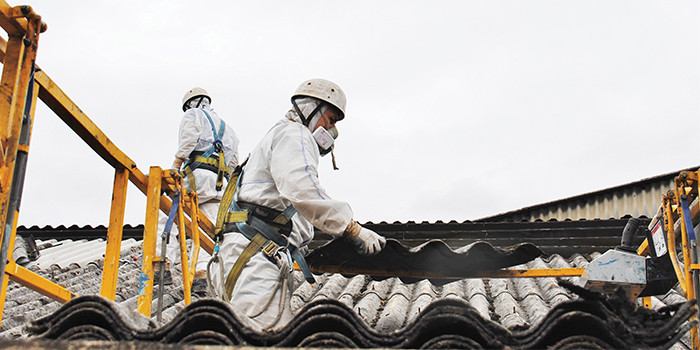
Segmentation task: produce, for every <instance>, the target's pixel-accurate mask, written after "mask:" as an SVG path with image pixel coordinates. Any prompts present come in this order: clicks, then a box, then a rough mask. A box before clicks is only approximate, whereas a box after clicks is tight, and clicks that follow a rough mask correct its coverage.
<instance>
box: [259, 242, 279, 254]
mask: <svg viewBox="0 0 700 350" xmlns="http://www.w3.org/2000/svg"><path fill="white" fill-rule="evenodd" d="M278 248H279V245H277V243H275V242H273V241H267V244H265V246H264V247H262V252H263V253H264V254H265V255H267V257H268V258H273V257H274V256H275V253H277V249H278Z"/></svg>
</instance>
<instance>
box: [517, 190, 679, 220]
mask: <svg viewBox="0 0 700 350" xmlns="http://www.w3.org/2000/svg"><path fill="white" fill-rule="evenodd" d="M672 186H673V180H669V181H664V182H659V183H654V184H647V185H645V186H641V187H629V188H622V189H619V190H617V191H613V192H609V193H602V194H598V195H595V196H590V197H583V198H576V199H574V200H571V201H565V202H562V203H553V205H551V206H546V207H543V208H537V209H534V210H525V211H523V212H520V213H514V214H513V215H511V216H510V218H509V219H507V220H513V221H522V220H525V221H535V220H545V221H547V220H551V219H556V220H566V219H572V220H580V219H619V218H622V217H623V216H626V215H631V216H633V217H640V216H646V217H652V216H653V215H654V214H656V211H657V210H658V209H659V206H660V205H661V198H662V195H663V194H664V193H666V192H667V191H668V190H670V189H671V188H672Z"/></svg>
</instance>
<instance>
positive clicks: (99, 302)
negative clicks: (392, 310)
mask: <svg viewBox="0 0 700 350" xmlns="http://www.w3.org/2000/svg"><path fill="white" fill-rule="evenodd" d="M571 288H573V287H571ZM573 289H574V290H577V291H578V292H579V293H580V294H581V296H582V298H580V299H577V300H573V301H568V302H564V303H561V304H558V305H557V306H555V307H554V308H553V309H552V310H550V312H549V313H547V315H546V316H545V317H544V318H543V319H542V320H541V322H539V323H538V324H537V326H535V327H531V328H528V329H522V330H521V329H516V330H509V329H506V328H504V327H502V326H500V325H498V324H496V323H493V322H489V321H488V320H487V319H485V318H483V317H482V316H481V314H480V313H479V312H478V311H477V310H476V309H475V308H473V307H472V306H471V305H470V304H469V303H467V302H465V301H464V300H460V299H442V300H438V301H436V302H434V303H431V304H430V305H428V306H427V307H426V308H425V309H424V310H422V312H420V314H419V315H418V316H417V318H416V319H415V320H414V321H413V322H411V323H410V324H408V325H406V326H405V327H401V328H398V329H391V330H388V331H379V330H377V329H373V328H371V327H369V326H368V325H367V324H366V323H365V322H363V321H362V320H361V319H360V318H359V317H358V315H357V314H355V313H354V312H353V310H352V309H350V308H349V307H347V306H346V305H344V304H342V303H340V302H338V301H336V300H319V301H316V302H312V303H309V304H307V305H305V306H304V307H303V308H302V309H301V310H300V311H299V312H298V313H297V314H296V317H295V318H294V319H293V320H292V321H291V322H290V323H289V324H288V325H287V326H285V327H284V328H282V329H280V330H278V331H274V332H267V333H258V332H255V331H251V330H250V329H248V328H247V327H246V326H245V324H243V323H241V322H240V321H239V320H238V319H237V317H236V315H235V314H234V312H233V310H232V308H231V306H230V304H228V303H224V302H221V301H218V300H215V299H203V300H199V301H197V302H194V303H192V304H191V305H190V306H188V307H187V308H185V309H184V310H183V311H182V312H180V313H179V314H178V315H177V316H176V317H175V318H174V319H173V320H172V321H171V322H169V323H168V324H166V325H165V326H163V327H160V328H156V327H155V325H154V324H152V323H144V322H143V321H144V320H143V319H141V320H139V315H133V314H127V313H124V311H123V310H122V309H121V307H119V305H117V304H116V303H113V302H111V301H108V300H106V299H104V298H101V297H95V296H93V297H81V298H78V299H75V300H73V301H71V302H69V303H68V304H66V305H65V306H64V307H63V308H61V309H60V310H59V311H57V312H56V313H54V314H53V315H51V316H49V317H46V318H43V319H41V320H38V321H36V322H34V323H33V324H32V326H31V327H29V329H30V331H31V332H32V333H34V334H39V335H40V336H41V337H44V338H48V339H94V340H97V339H99V340H110V341H141V342H157V343H178V344H216V345H252V346H275V347H352V348H356V347H362V348H379V347H381V348H410V349H424V348H426V349H434V348H489V349H504V348H509V349H542V348H547V347H555V348H558V349H561V348H569V349H573V348H580V347H586V348H602V349H606V348H639V347H644V348H648V347H661V348H668V347H670V346H671V345H673V344H674V343H676V342H677V341H678V340H679V339H680V338H681V336H682V335H683V334H684V333H685V332H686V331H687V330H688V328H689V327H688V326H683V324H684V323H685V321H686V320H687V319H688V318H689V317H690V315H692V314H693V313H694V312H695V309H694V307H693V306H694V304H695V302H694V301H693V302H687V303H684V304H681V305H679V306H678V307H677V308H674V310H673V311H674V313H673V314H671V313H670V312H667V313H653V312H650V311H648V310H646V309H643V308H639V307H636V306H635V305H634V304H632V303H630V302H629V301H628V300H627V298H626V296H624V294H623V295H616V296H614V297H613V298H608V297H604V296H602V295H597V294H594V293H590V292H586V291H585V290H580V289H576V288H573Z"/></svg>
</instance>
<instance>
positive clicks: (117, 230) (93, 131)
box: [0, 0, 214, 321]
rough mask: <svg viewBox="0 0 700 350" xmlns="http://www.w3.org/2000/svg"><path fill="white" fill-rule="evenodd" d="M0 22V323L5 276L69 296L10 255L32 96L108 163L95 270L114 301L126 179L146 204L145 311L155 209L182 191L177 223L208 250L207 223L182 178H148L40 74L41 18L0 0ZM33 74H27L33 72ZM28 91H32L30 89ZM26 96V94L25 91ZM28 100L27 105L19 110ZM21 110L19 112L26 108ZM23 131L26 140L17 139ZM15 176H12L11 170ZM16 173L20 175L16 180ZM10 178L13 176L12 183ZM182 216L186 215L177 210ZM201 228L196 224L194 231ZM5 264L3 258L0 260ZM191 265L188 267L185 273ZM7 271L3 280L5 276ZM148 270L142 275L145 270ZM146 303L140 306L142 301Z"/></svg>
mask: <svg viewBox="0 0 700 350" xmlns="http://www.w3.org/2000/svg"><path fill="white" fill-rule="evenodd" d="M0 26H1V27H2V28H3V29H4V30H5V31H6V32H7V33H8V40H7V41H5V40H4V39H2V38H0V59H1V60H2V63H3V72H2V78H1V79H0V95H2V97H3V98H2V99H1V100H0V218H2V220H3V222H2V223H1V224H0V236H1V237H2V241H3V242H6V244H5V245H3V250H2V253H3V254H4V256H5V259H0V260H2V264H1V266H0V268H1V269H0V270H3V269H4V270H3V271H4V272H2V271H0V277H2V286H1V289H0V321H1V320H2V313H3V311H4V310H3V309H4V305H5V297H6V292H7V284H8V280H9V279H12V280H13V281H16V282H18V283H21V284H23V285H25V286H27V287H29V288H31V289H33V290H35V291H37V292H39V293H41V294H43V295H46V296H49V297H51V298H53V299H55V300H59V301H62V302H66V301H68V300H70V299H71V298H73V297H75V296H76V295H75V294H74V293H72V292H70V291H68V290H67V289H65V288H63V287H61V286H59V285H57V284H56V283H53V282H51V281H49V280H47V279H45V278H43V277H41V276H39V275H37V274H35V273H33V272H31V271H29V270H26V269H24V268H22V267H21V266H19V265H17V264H16V263H15V262H14V261H13V260H12V258H11V255H12V253H11V252H12V250H13V245H14V239H15V234H16V227H17V215H16V210H18V205H17V206H15V207H13V206H12V205H11V204H12V200H13V198H15V197H17V198H19V197H20V196H21V187H22V182H23V176H24V165H26V163H25V164H24V165H22V166H18V167H17V169H16V168H15V160H16V159H18V158H19V159H22V156H24V158H23V159H25V160H26V155H27V153H28V151H29V142H28V140H29V136H30V135H31V125H32V123H33V116H34V108H35V106H36V101H37V99H40V100H41V101H42V102H44V103H45V104H46V105H47V106H48V107H49V108H50V109H51V110H52V111H53V112H54V113H56V115H57V116H58V117H59V118H61V119H62V120H63V121H64V122H65V123H66V124H67V125H68V126H69V127H70V128H71V129H72V130H73V131H74V132H75V133H76V134H77V135H78V136H79V137H80V138H81V139H82V140H83V141H84V142H85V143H86V144H88V146H90V148H92V149H93V150H94V151H95V152H96V153H97V154H98V155H100V157H102V159H103V160H105V161H106V162H107V163H109V164H110V165H111V166H112V167H114V169H115V174H114V185H113V192H112V202H111V208H110V217H109V226H108V229H107V247H106V251H105V263H104V269H103V273H102V285H101V291H100V294H101V295H102V296H104V297H106V298H108V299H111V300H114V298H115V295H116V287H117V274H118V269H119V256H120V251H121V242H122V233H123V223H124V207H125V204H126V189H127V186H128V182H129V181H131V183H133V184H134V185H136V187H137V188H138V189H139V190H140V191H141V192H143V193H144V194H146V195H147V201H148V203H149V206H148V210H147V213H146V229H145V230H144V257H143V261H144V268H143V271H142V272H146V273H147V272H149V271H150V275H149V277H150V281H149V283H150V285H149V283H146V284H147V285H146V286H145V288H144V291H142V292H143V293H142V294H144V293H145V294H146V295H143V297H141V296H140V297H139V311H141V312H142V313H144V314H147V315H149V316H150V301H151V300H152V287H153V282H152V279H153V269H152V266H151V262H152V261H154V260H155V255H156V253H155V249H153V250H151V249H150V245H151V243H152V244H153V245H155V244H156V240H157V232H156V231H157V220H158V219H157V218H158V211H159V210H160V211H163V212H165V213H166V214H167V213H168V212H169V210H170V207H171V205H172V203H171V199H170V198H169V197H168V196H172V194H173V193H175V192H176V191H181V192H182V193H184V195H183V196H180V198H181V200H182V201H183V202H182V203H181V204H182V205H180V210H179V213H178V214H179V215H178V220H177V223H178V227H179V228H180V229H181V230H182V231H184V232H186V234H187V235H188V236H190V237H192V238H193V240H194V242H195V244H194V246H195V247H199V245H200V244H201V246H202V248H204V249H205V250H206V251H208V252H210V253H211V252H212V250H213V248H214V243H213V240H212V239H211V237H212V234H211V232H213V225H212V223H211V222H210V221H209V220H208V219H207V218H206V217H205V216H204V215H202V214H201V213H200V212H199V209H198V205H197V198H196V194H191V193H186V192H185V191H183V189H182V180H181V179H178V177H177V176H168V175H167V174H166V175H165V176H163V171H162V169H160V168H155V169H153V168H152V169H151V173H155V172H159V173H160V175H159V176H158V178H159V179H161V182H162V183H160V184H158V185H157V186H156V185H154V183H153V178H151V179H149V178H148V177H146V175H145V174H144V173H143V172H142V171H141V170H139V169H138V167H137V166H136V163H134V162H133V161H132V160H131V159H130V158H129V157H128V156H127V155H126V154H125V153H124V152H122V151H121V150H120V149H119V148H118V147H117V146H116V145H114V144H113V143H112V142H111V141H110V140H109V138H108V137H107V136H106V135H105V134H104V133H103V132H102V130H100V129H99V128H98V127H97V125H96V124H95V123H94V122H93V121H92V120H90V118H88V117H87V115H85V114H84V113H83V112H82V110H81V109H80V108H78V107H77V106H76V105H75V103H73V101H71V99H70V98H68V96H67V95H66V94H65V93H64V92H63V91H62V90H61V89H60V88H59V87H58V85H57V84H56V83H55V82H54V81H52V80H51V79H50V78H49V76H48V75H47V74H46V72H44V71H42V70H41V69H39V68H38V67H37V66H36V64H35V59H36V52H37V44H38V38H39V33H40V32H43V31H45V30H46V24H44V23H43V22H42V21H41V17H40V16H38V15H36V14H35V13H34V12H33V10H32V9H31V7H29V6H18V7H11V6H10V5H8V4H7V3H6V2H5V1H4V0H0ZM32 73H33V76H32ZM29 92H31V94H29ZM28 95H29V99H27V96H28ZM25 104H31V109H29V108H25ZM25 109H26V110H25ZM22 137H24V139H25V142H20V139H22ZM16 173H17V174H19V175H21V176H15V174H16ZM18 179H20V180H21V181H16V180H18ZM15 182H18V184H16V183H15ZM185 213H186V214H188V216H189V218H188V217H185V215H184V214H185ZM200 228H201V230H200ZM184 239H185V238H184V236H181V244H180V246H181V250H182V254H181V256H182V259H183V260H182V262H183V265H182V266H183V269H182V270H183V281H184V282H185V283H184V286H183V288H184V289H185V295H186V302H187V303H189V288H190V285H191V283H192V279H193V277H194V264H195V263H196V259H197V255H198V249H193V261H192V265H191V267H189V266H188V264H187V254H186V246H185V244H184V243H185V241H184ZM5 262H6V264H4V263H5ZM190 270H191V271H190ZM5 275H7V277H9V279H8V278H5ZM147 275H148V273H147ZM146 303H148V304H149V305H148V306H146V305H145V304H146Z"/></svg>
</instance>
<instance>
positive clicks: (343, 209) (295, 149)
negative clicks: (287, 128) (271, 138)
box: [270, 124, 353, 235]
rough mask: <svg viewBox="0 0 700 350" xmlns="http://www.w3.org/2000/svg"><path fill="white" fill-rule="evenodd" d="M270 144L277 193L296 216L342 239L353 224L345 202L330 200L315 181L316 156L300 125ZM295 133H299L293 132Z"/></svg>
mask: <svg viewBox="0 0 700 350" xmlns="http://www.w3.org/2000/svg"><path fill="white" fill-rule="evenodd" d="M292 127H293V128H295V130H294V132H285V133H283V134H282V136H281V137H280V138H278V139H276V140H275V142H273V144H272V152H271V156H270V157H271V159H270V173H271V175H272V178H273V180H274V181H275V185H276V186H277V189H278V190H279V192H280V197H281V198H283V199H285V200H288V201H289V202H291V203H292V205H294V207H295V208H296V209H297V212H298V213H299V214H301V215H302V216H303V217H304V218H306V219H307V220H309V222H311V223H312V224H313V225H314V226H316V227H318V228H320V229H322V230H323V231H324V232H327V233H330V234H333V235H341V234H342V233H343V231H344V230H345V228H346V227H347V226H348V224H349V223H350V220H352V215H353V214H352V209H350V205H349V204H348V203H346V202H342V201H337V200H334V199H332V198H331V197H330V196H329V195H328V194H327V193H326V190H325V189H323V187H321V183H320V182H319V180H318V161H319V152H318V146H317V145H316V142H315V141H314V140H313V137H312V136H311V134H310V133H308V132H306V133H304V129H303V128H305V127H304V126H303V125H301V124H297V125H294V126H292ZM297 130H298V132H296V131H297Z"/></svg>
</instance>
